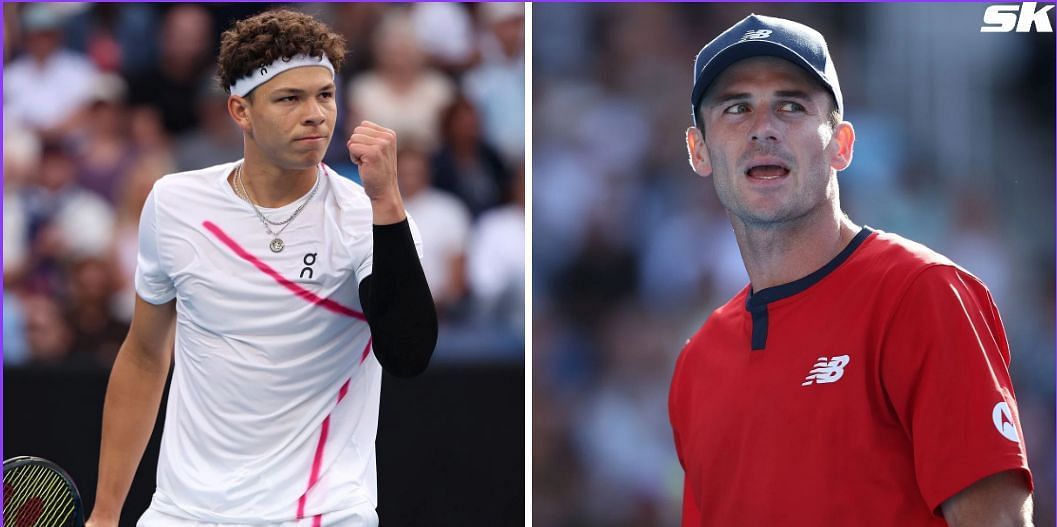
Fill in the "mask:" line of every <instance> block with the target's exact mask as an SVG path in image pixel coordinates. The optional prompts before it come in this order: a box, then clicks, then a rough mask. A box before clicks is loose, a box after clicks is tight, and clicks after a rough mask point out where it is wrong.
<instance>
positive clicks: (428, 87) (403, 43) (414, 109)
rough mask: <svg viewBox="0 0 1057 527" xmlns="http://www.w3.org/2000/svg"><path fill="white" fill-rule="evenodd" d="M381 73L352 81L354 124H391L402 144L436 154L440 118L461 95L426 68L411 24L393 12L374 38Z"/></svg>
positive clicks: (350, 102)
mask: <svg viewBox="0 0 1057 527" xmlns="http://www.w3.org/2000/svg"><path fill="white" fill-rule="evenodd" d="M372 49H373V51H374V57H375V68H374V69H373V70H370V71H368V72H366V73H364V74H362V75H360V76H358V77H355V78H353V79H352V80H351V82H350V83H349V87H348V98H347V103H348V105H349V113H350V116H349V117H348V118H347V119H346V122H349V123H358V122H359V121H360V120H361V119H366V120H368V121H374V122H378V123H386V126H388V127H389V128H391V129H392V130H393V131H395V132H396V134H397V136H398V137H400V140H401V141H405V142H407V141H412V142H415V143H417V144H421V145H423V147H424V148H426V149H430V150H432V149H433V148H435V147H436V145H437V144H439V143H440V126H439V122H440V112H441V110H442V109H443V108H444V107H445V106H447V105H448V103H450V102H451V100H452V98H453V97H454V95H455V87H454V83H452V81H451V80H450V79H449V78H447V77H446V76H444V75H443V74H441V73H439V72H437V71H434V70H432V69H430V68H428V67H426V65H425V56H424V55H423V53H422V50H421V49H420V48H419V44H418V41H417V39H416V38H415V33H414V30H413V27H412V25H411V20H410V18H409V17H408V15H407V14H406V13H402V12H399V11H396V12H392V13H390V14H388V15H387V16H386V18H385V19H383V21H382V24H381V27H379V28H378V32H377V33H376V34H375V38H374V46H373V48H372Z"/></svg>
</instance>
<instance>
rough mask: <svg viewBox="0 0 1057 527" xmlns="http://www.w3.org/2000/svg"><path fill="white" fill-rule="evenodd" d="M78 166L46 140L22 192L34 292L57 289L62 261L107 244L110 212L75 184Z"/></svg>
mask: <svg viewBox="0 0 1057 527" xmlns="http://www.w3.org/2000/svg"><path fill="white" fill-rule="evenodd" d="M76 170H77V167H76V165H75V164H74V161H73V159H72V158H71V157H70V155H69V154H68V153H67V152H66V150H65V149H64V148H63V147H62V146H61V145H58V144H55V143H47V144H45V145H44V148H43V152H42V154H41V160H40V165H39V168H38V169H37V170H36V176H37V178H36V180H35V181H32V184H31V185H29V186H27V187H26V188H25V189H24V191H23V192H22V195H21V196H22V199H23V200H24V213H25V220H26V224H27V225H28V234H29V240H30V242H29V244H30V258H29V262H28V268H29V270H30V278H31V284H30V288H31V289H32V291H33V292H36V293H40V294H46V295H54V294H58V293H60V292H61V291H62V290H63V287H64V280H63V277H62V273H63V269H62V264H63V262H64V261H66V260H68V259H69V258H72V257H74V256H87V255H98V254H102V253H104V252H105V251H107V250H108V249H109V247H110V239H111V235H112V231H113V225H114V212H113V210H112V209H111V207H110V205H109V204H107V202H106V200H104V199H103V198H102V197H100V196H99V195H98V194H96V193H94V192H91V191H89V190H85V189H84V188H83V187H81V186H80V185H78V184H77V182H76V180H75V174H76Z"/></svg>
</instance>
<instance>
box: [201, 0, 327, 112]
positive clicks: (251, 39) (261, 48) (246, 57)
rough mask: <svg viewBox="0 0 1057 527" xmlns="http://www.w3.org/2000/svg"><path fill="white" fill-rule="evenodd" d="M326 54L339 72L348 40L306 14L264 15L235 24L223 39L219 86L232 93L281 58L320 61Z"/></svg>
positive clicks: (273, 12)
mask: <svg viewBox="0 0 1057 527" xmlns="http://www.w3.org/2000/svg"><path fill="white" fill-rule="evenodd" d="M324 53H326V54H327V58H328V59H330V62H331V63H332V64H334V69H335V70H336V71H340V70H341V64H342V62H344V61H345V38H344V37H342V36H341V35H339V34H338V33H335V32H333V31H331V29H330V28H329V27H327V25H326V24H324V23H322V22H320V21H318V20H316V19H315V18H312V17H311V16H309V15H306V14H304V13H299V12H297V11H291V10H288V9H276V10H269V11H265V12H263V13H260V14H257V15H254V16H251V17H249V18H247V19H245V20H239V21H238V22H235V26H234V27H232V28H231V29H229V30H227V31H225V32H224V34H223V35H221V36H220V56H218V57H217V66H218V70H217V82H219V83H220V87H221V88H223V89H224V91H225V92H228V93H230V87H231V85H232V84H234V83H235V81H237V80H239V79H241V78H243V77H245V76H247V75H249V74H250V72H251V71H253V70H255V69H257V68H259V67H261V66H266V65H268V64H271V63H272V62H275V60H276V59H278V58H280V57H285V58H290V57H293V56H294V55H300V54H304V55H308V56H311V57H318V56H321V55H322V54H324ZM252 94H253V92H250V95H252Z"/></svg>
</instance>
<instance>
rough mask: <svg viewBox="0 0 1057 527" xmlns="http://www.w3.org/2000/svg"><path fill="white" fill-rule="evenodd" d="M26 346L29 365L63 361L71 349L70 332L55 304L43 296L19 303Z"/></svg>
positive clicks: (60, 309)
mask: <svg viewBox="0 0 1057 527" xmlns="http://www.w3.org/2000/svg"><path fill="white" fill-rule="evenodd" d="M22 309H23V316H24V317H25V321H26V326H25V331H26V345H27V348H28V349H29V360H28V362H29V363H31V364H57V363H59V362H62V361H63V360H65V359H66V358H67V357H68V356H69V354H70V350H71V346H72V345H73V332H71V331H70V327H69V325H67V324H66V320H65V319H64V318H63V316H62V308H61V307H60V306H59V304H58V303H57V302H56V301H55V300H52V299H51V298H48V297H46V296H44V295H31V296H26V297H24V298H23V299H22Z"/></svg>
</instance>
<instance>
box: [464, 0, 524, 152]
mask: <svg viewBox="0 0 1057 527" xmlns="http://www.w3.org/2000/svg"><path fill="white" fill-rule="evenodd" d="M478 10H479V14H480V16H481V18H482V22H483V25H484V26H485V27H486V28H487V32H486V33H485V34H484V35H483V36H482V37H481V46H480V47H481V64H480V65H478V66H477V67H475V68H473V69H472V70H470V71H469V72H467V74H466V77H465V78H464V80H463V90H464V91H465V92H466V95H467V96H468V97H469V98H470V100H471V101H473V103H474V105H475V106H476V107H477V108H479V109H480V111H481V115H482V121H483V122H484V134H485V137H486V138H487V139H488V141H489V142H490V143H492V144H493V145H495V146H496V147H497V148H498V149H499V151H500V152H502V154H503V157H504V158H505V159H506V161H507V162H509V163H511V164H513V162H514V161H515V160H518V159H520V158H521V157H522V156H523V155H524V150H525V113H524V112H511V111H510V108H517V107H519V106H521V105H523V104H524V101H525V6H524V4H522V3H520V2H499V3H482V4H479V7H478Z"/></svg>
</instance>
